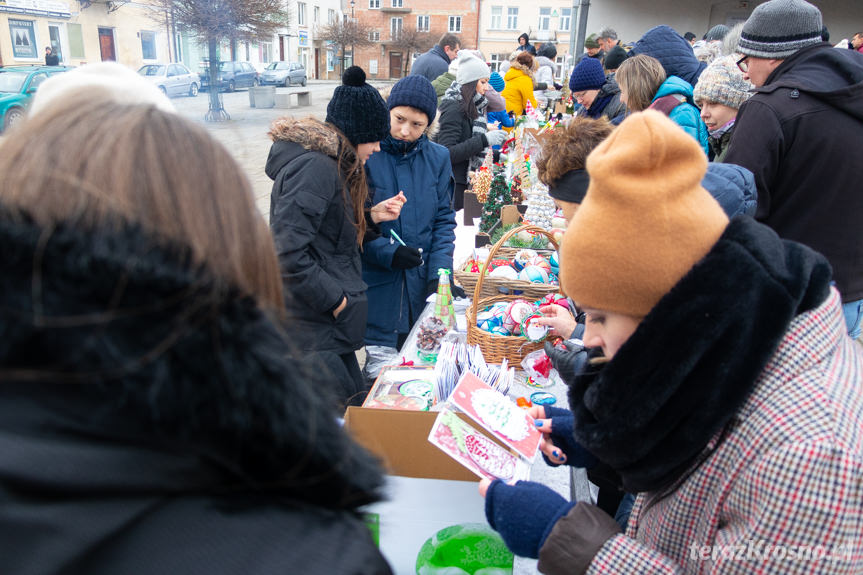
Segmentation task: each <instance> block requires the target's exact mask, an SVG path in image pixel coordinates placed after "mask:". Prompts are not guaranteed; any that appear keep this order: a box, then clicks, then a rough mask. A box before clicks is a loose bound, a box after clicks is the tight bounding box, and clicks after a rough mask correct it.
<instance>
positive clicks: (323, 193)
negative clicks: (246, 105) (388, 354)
mask: <svg viewBox="0 0 863 575" xmlns="http://www.w3.org/2000/svg"><path fill="white" fill-rule="evenodd" d="M277 137H278V139H277V140H276V141H275V142H274V143H273V146H272V148H271V149H270V156H269V158H268V159H267V167H266V172H267V175H268V176H269V177H270V178H271V179H272V180H273V181H274V183H273V192H272V195H271V196H270V228H271V229H272V230H273V238H274V240H275V242H276V251H277V253H278V255H279V265H280V267H281V269H282V283H283V285H284V289H285V307H286V308H287V310H288V320H289V321H290V322H291V325H292V331H294V333H298V334H302V337H300V338H297V339H298V342H297V343H298V344H299V345H301V346H302V348H303V349H305V350H314V351H331V352H334V353H338V354H343V353H348V352H351V351H354V350H357V349H360V348H361V347H362V346H363V335H364V333H365V329H366V317H367V314H368V300H367V299H366V294H365V292H366V284H365V283H364V282H363V278H362V264H361V262H360V252H359V248H358V246H357V230H356V227H355V219H354V212H353V207H352V206H351V199H350V194H349V192H348V191H347V190H346V189H345V186H344V182H343V181H342V178H341V177H340V176H339V170H338V167H337V163H336V158H337V157H338V149H339V148H338V145H339V144H338V138H337V136H336V133H335V132H334V131H333V129H332V128H331V127H329V126H328V125H327V124H325V123H323V122H320V121H318V120H314V119H311V118H305V119H302V120H296V121H294V122H291V123H289V124H282V127H281V131H280V133H279V134H278V136H277ZM343 296H346V297H347V298H348V303H347V307H346V308H345V309H344V310H343V311H342V312H341V313H340V314H339V317H338V318H337V319H336V318H334V317H333V314H332V312H333V310H334V309H335V308H336V307H338V305H339V303H340V302H341V301H342V297H343Z"/></svg>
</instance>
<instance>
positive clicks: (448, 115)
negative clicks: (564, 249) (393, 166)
mask: <svg viewBox="0 0 863 575" xmlns="http://www.w3.org/2000/svg"><path fill="white" fill-rule="evenodd" d="M458 63H459V64H458V72H457V73H456V80H455V82H453V84H452V86H450V87H449V89H448V90H447V91H446V93H445V94H444V97H443V99H442V100H441V103H440V117H439V118H438V124H439V130H438V133H437V135H436V136H435V139H434V140H435V142H437V143H438V144H440V145H441V146H444V147H446V148H447V149H449V155H450V161H451V162H452V172H453V177H454V178H455V193H454V195H453V209H454V211H458V210H460V209H462V208H463V207H464V191H465V190H466V189H467V188H468V172H469V171H473V170H474V169H476V168H478V167H479V166H480V165H482V160H483V150H485V148H486V147H488V146H499V145H501V144H502V143H503V142H504V140H506V132H503V131H500V130H493V131H491V132H489V131H488V125H487V123H486V117H485V109H486V106H488V101H487V100H486V99H485V96H484V95H483V94H485V91H486V90H487V89H488V79H489V76H490V75H491V71H490V70H489V67H488V66H487V65H486V63H485V62H483V61H482V60H480V59H479V58H477V57H476V56H474V55H473V54H471V53H470V52H468V51H467V50H462V51H461V52H459V56H458ZM466 223H467V224H468V225H470V222H466Z"/></svg>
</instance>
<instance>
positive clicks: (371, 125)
mask: <svg viewBox="0 0 863 575" xmlns="http://www.w3.org/2000/svg"><path fill="white" fill-rule="evenodd" d="M327 122H329V123H331V124H333V125H334V126H336V127H337V128H338V129H339V130H341V131H342V133H343V134H344V135H345V136H347V138H348V140H350V141H351V143H352V144H353V145H354V146H359V145H360V144H367V143H369V142H380V141H381V140H383V139H385V138H386V137H387V136H388V135H389V133H390V112H389V110H387V105H386V103H385V102H384V99H383V98H382V97H381V95H380V94H379V93H378V91H377V90H375V89H374V88H372V87H371V86H369V85H368V84H366V73H365V72H363V69H362V68H360V67H359V66H351V67H350V68H348V69H347V70H345V73H344V74H343V75H342V85H341V86H339V87H337V88H336V89H335V91H334V92H333V97H332V99H331V100H330V103H329V104H327Z"/></svg>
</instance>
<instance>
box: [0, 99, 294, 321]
mask: <svg viewBox="0 0 863 575" xmlns="http://www.w3.org/2000/svg"><path fill="white" fill-rule="evenodd" d="M0 204H2V206H3V208H4V209H6V210H9V211H10V212H11V213H12V214H13V215H14V214H16V213H17V214H27V215H28V216H29V217H32V218H33V219H34V220H35V221H36V222H37V223H38V224H39V225H41V226H44V227H45V228H46V229H50V228H51V227H53V226H54V225H57V224H59V223H65V224H67V225H71V226H74V227H81V228H84V229H96V228H106V227H107V228H111V227H115V228H116V227H120V226H123V225H134V226H138V227H140V228H141V229H142V230H144V231H145V232H147V233H148V235H150V236H151V237H152V238H153V241H154V243H156V244H166V245H175V246H179V247H181V248H183V249H187V250H188V251H189V254H190V256H191V258H192V260H193V261H192V262H191V263H192V264H193V265H196V266H201V267H203V268H205V269H207V270H209V271H210V272H212V274H213V275H214V276H215V277H216V278H217V279H221V280H223V281H224V282H225V283H226V284H228V285H229V286H232V287H234V288H236V289H239V290H240V291H241V292H244V293H246V294H248V295H252V296H254V297H255V298H256V299H258V300H259V301H260V302H261V303H262V304H264V305H265V307H268V308H270V309H275V310H279V309H281V308H282V307H283V305H284V303H283V301H282V296H281V280H280V276H279V270H278V261H277V258H276V254H275V249H274V246H273V242H272V238H271V235H270V233H269V229H268V227H267V225H266V223H265V222H264V220H263V218H262V217H261V215H260V213H259V212H258V210H257V208H256V206H255V204H254V199H253V196H252V191H251V187H250V185H249V182H248V180H247V179H246V177H245V176H244V175H243V173H242V170H241V168H240V167H239V166H238V165H237V163H236V162H235V161H234V160H233V158H232V157H231V156H230V154H229V153H228V152H227V150H225V148H224V147H222V146H221V145H220V144H219V143H218V142H216V141H214V140H213V139H212V138H211V137H210V136H209V134H207V133H206V131H205V130H204V129H203V128H201V127H200V126H197V125H195V124H193V123H192V122H189V121H187V120H185V119H183V118H181V117H179V116H177V115H176V114H173V113H170V112H165V111H163V110H161V109H159V108H158V107H157V105H154V104H153V103H147V104H126V103H122V102H119V101H117V100H116V99H115V98H114V97H113V96H112V95H111V94H109V93H106V92H105V91H104V90H102V89H100V88H98V87H95V86H89V87H84V88H82V89H80V90H78V91H77V92H76V93H74V94H68V95H67V97H65V98H63V99H62V100H54V101H52V102H51V104H50V105H49V106H46V107H43V108H42V109H40V110H39V113H38V114H36V115H34V116H32V117H31V118H29V119H28V120H26V121H25V122H23V123H22V124H21V125H19V126H18V127H17V129H16V130H14V132H13V133H11V134H9V135H8V137H7V138H6V139H5V141H4V142H3V144H2V145H0Z"/></svg>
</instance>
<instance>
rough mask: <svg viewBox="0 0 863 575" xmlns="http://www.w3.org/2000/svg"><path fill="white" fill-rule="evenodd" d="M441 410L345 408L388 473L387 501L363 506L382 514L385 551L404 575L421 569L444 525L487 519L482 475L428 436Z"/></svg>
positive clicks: (348, 421)
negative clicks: (420, 558)
mask: <svg viewBox="0 0 863 575" xmlns="http://www.w3.org/2000/svg"><path fill="white" fill-rule="evenodd" d="M437 415H438V414H437V413H436V412H426V411H398V410H389V409H368V408H363V407H348V410H347V412H346V413H345V428H346V429H348V431H349V432H350V434H351V435H352V436H353V437H354V439H356V440H357V441H358V442H359V443H360V444H362V445H363V446H364V447H366V449H368V450H369V451H371V452H372V453H374V454H375V455H377V456H378V457H379V458H381V460H382V461H383V463H384V465H385V467H386V469H387V472H388V474H389V475H387V487H386V495H387V498H388V500H387V501H383V502H380V503H376V504H374V505H370V506H368V507H366V508H365V509H364V511H366V512H368V513H375V514H377V515H378V519H379V525H380V527H379V529H380V531H379V533H380V549H381V552H382V553H383V555H384V557H386V559H387V561H389V563H390V566H391V567H392V569H393V572H394V573H397V574H399V575H402V574H406V575H407V574H413V573H416V557H417V553H419V550H420V548H421V547H422V546H423V544H424V543H425V542H426V540H428V539H429V538H430V537H432V536H434V534H435V533H437V532H438V531H440V530H441V529H443V528H445V527H449V526H451V525H457V524H464V523H486V519H485V500H484V499H483V498H482V496H481V495H480V494H479V491H478V489H477V486H478V483H479V477H477V476H476V475H474V474H473V473H471V472H470V471H468V470H467V469H465V468H464V467H462V466H461V465H459V464H458V463H457V462H456V461H455V460H453V459H452V458H450V457H449V456H448V455H447V454H445V453H444V452H443V451H441V450H440V449H438V448H437V447H435V446H434V445H432V444H431V443H429V441H428V436H429V432H430V431H431V428H432V425H433V424H434V421H435V418H436V417H437ZM459 417H462V418H463V419H464V420H465V421H468V422H470V419H469V418H468V417H467V416H466V415H463V414H459ZM482 431H484V430H482ZM485 435H486V437H489V438H490V439H492V440H493V441H495V442H496V443H498V444H500V442H498V441H497V440H496V439H495V438H493V437H491V436H490V435H488V434H485Z"/></svg>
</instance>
